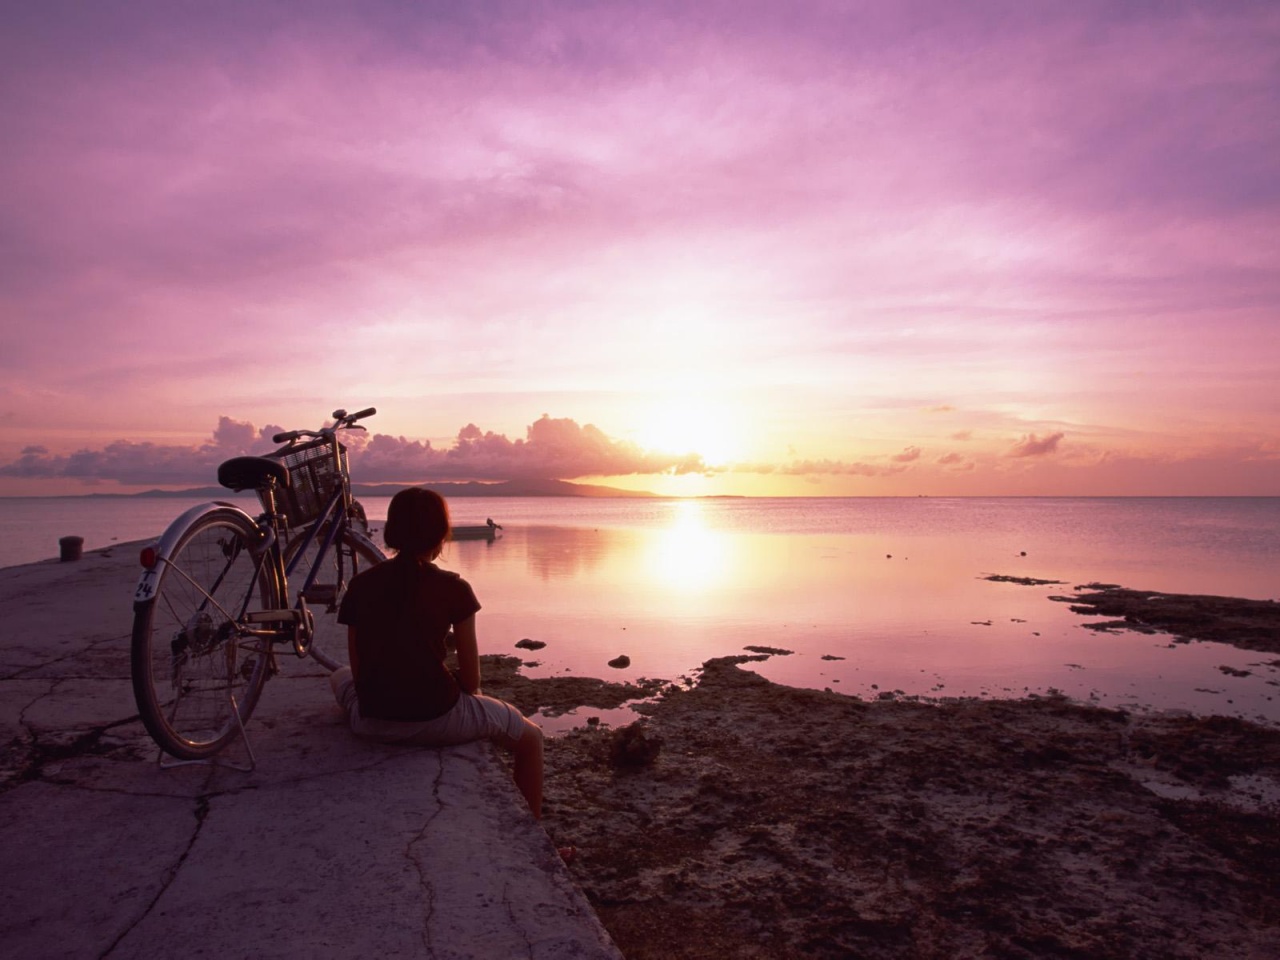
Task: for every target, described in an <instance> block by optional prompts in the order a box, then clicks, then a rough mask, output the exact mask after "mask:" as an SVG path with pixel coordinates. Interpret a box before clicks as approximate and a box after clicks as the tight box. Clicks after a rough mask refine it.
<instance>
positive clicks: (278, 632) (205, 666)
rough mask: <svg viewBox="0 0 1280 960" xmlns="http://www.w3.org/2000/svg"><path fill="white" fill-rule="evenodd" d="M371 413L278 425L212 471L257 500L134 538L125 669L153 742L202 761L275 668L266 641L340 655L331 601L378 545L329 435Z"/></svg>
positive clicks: (342, 644)
mask: <svg viewBox="0 0 1280 960" xmlns="http://www.w3.org/2000/svg"><path fill="white" fill-rule="evenodd" d="M376 412H377V411H376V410H375V409H374V408H373V407H370V408H368V409H367V410H361V411H359V412H357V413H350V414H349V413H347V412H346V411H345V410H335V411H334V413H333V425H332V426H328V427H322V428H321V429H319V430H291V431H288V432H285V433H278V434H276V435H275V436H274V437H273V438H272V442H274V443H280V444H285V446H283V447H282V448H280V449H279V450H276V451H275V452H273V453H271V454H268V455H267V456H265V457H234V458H232V459H231V460H228V461H226V462H225V463H223V464H222V465H220V466H219V467H218V482H219V483H220V484H221V485H222V486H224V487H227V488H229V489H231V490H237V491H243V490H255V491H256V492H257V494H258V497H259V500H260V502H261V504H262V510H263V512H262V513H261V514H260V515H259V516H258V517H257V518H251V517H250V516H249V514H248V513H246V512H245V511H244V510H242V509H241V508H240V507H238V506H236V505H235V504H233V503H228V502H225V501H212V502H209V503H203V504H199V505H198V506H195V507H192V508H191V509H190V510H187V511H186V512H185V513H183V514H182V515H181V516H180V517H178V518H177V519H176V520H174V521H173V523H171V524H170V525H169V528H168V529H167V530H166V531H165V532H164V534H163V535H162V536H161V537H160V539H159V541H158V542H157V543H155V544H152V545H150V546H147V547H146V548H144V549H143V550H142V554H141V557H140V559H141V562H142V566H143V573H142V576H141V578H140V579H139V581H138V586H137V588H136V590H135V591H134V604H133V609H134V617H133V637H132V642H131V649H130V672H131V675H132V679H133V693H134V699H135V700H136V701H137V705H138V713H139V715H140V716H141V718H142V722H143V725H144V726H145V727H146V729H147V732H148V733H149V734H150V735H151V737H152V739H153V740H155V742H156V743H157V744H158V745H159V746H160V748H161V750H163V751H164V752H165V753H168V754H170V755H171V756H173V757H176V758H178V760H179V761H198V760H206V759H209V758H211V757H212V756H213V755H214V754H216V753H218V752H219V751H220V750H222V749H223V748H224V747H225V746H227V745H228V744H229V743H230V742H231V741H232V740H234V739H235V738H236V737H237V736H243V734H244V725H245V723H247V722H248V720H249V717H250V715H251V714H252V713H253V711H254V708H255V707H256V706H257V704H258V699H259V697H260V696H261V694H262V688H263V686H264V684H265V683H266V681H267V679H268V677H269V676H271V675H273V674H275V673H277V672H278V667H277V664H276V659H275V655H276V649H277V647H278V646H281V645H289V646H292V648H293V651H294V653H296V654H297V655H298V656H299V657H306V656H308V655H309V656H311V657H313V658H314V659H315V660H316V661H318V662H319V663H321V664H322V665H324V666H325V667H327V668H328V669H330V670H335V669H337V668H338V667H339V666H342V665H343V664H345V662H346V659H347V643H346V631H345V630H344V629H342V628H341V627H340V626H339V624H338V623H337V610H338V605H339V604H340V603H341V602H342V596H343V594H344V592H345V590H346V585H347V583H349V582H350V580H351V578H352V577H353V576H355V575H356V574H357V573H359V572H360V571H361V570H364V569H367V568H368V567H370V566H372V565H374V564H376V563H379V562H380V561H382V560H384V559H385V556H384V555H383V553H382V551H381V550H379V549H378V548H377V547H376V546H375V545H374V544H373V543H372V541H370V540H369V538H368V536H367V535H366V534H367V530H368V526H367V523H366V522H365V518H364V510H363V508H362V507H361V506H360V504H359V503H358V502H357V501H356V500H354V499H353V498H352V496H351V478H350V474H349V472H348V467H347V454H346V448H345V447H344V446H343V445H342V444H341V443H340V442H339V441H338V434H339V432H340V431H343V430H363V429H364V427H362V426H358V425H357V424H356V421H357V420H361V419H364V418H365V417H369V416H372V415H373V414H374V413H376ZM301 571H305V577H303V579H302V580H301V583H300V584H299V586H298V587H297V590H296V593H294V592H292V591H291V589H290V580H291V578H292V579H293V582H294V583H298V579H297V575H298V574H299V573H300V572H301ZM247 744H248V741H247V739H246V745H247ZM249 754H250V758H251V760H252V748H250V750H249Z"/></svg>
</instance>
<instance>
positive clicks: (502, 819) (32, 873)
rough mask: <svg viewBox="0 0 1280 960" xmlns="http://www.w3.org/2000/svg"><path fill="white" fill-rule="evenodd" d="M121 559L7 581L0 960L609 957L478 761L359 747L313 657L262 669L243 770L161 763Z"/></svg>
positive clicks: (495, 776)
mask: <svg viewBox="0 0 1280 960" xmlns="http://www.w3.org/2000/svg"><path fill="white" fill-rule="evenodd" d="M136 556H137V551H136V548H135V546H134V545H131V544H130V545H121V546H118V547H115V548H112V549H108V550H95V551H89V552H87V553H85V554H84V556H83V557H82V558H81V559H80V560H79V561H77V562H75V563H61V562H59V561H58V560H56V559H55V560H50V561H46V562H42V563H37V564H29V565H26V566H20V567H9V568H5V569H0V725H2V730H0V732H2V734H3V738H2V740H0V742H2V743H3V748H2V749H3V753H2V754H0V903H3V904H4V909H2V910H0V955H3V956H8V957H33V958H35V957H41V958H44V957H75V958H84V957H99V958H106V957H110V958H121V960H124V958H150V957H155V958H170V957H177V956H218V957H255V958H257V957H262V958H267V957H274V958H293V957H297V958H304V957H305V958H324V957H342V958H348V957H371V958H373V957H379V958H380V957H421V958H440V960H454V958H458V960H461V958H485V960H495V958H498V960H501V958H508V957H527V958H535V960H544V958H545V960H557V958H601V960H620V954H619V953H618V951H617V949H616V948H615V947H614V945H613V944H612V942H611V941H610V940H609V937H608V935H607V934H606V933H605V931H604V930H603V928H602V927H601V926H600V924H599V921H598V920H597V919H596V917H595V915H594V914H593V913H592V911H591V908H590V907H589V905H588V904H587V902H586V900H585V899H584V898H583V896H582V895H581V893H580V892H579V890H578V889H577V888H576V887H575V885H574V884H573V882H572V880H571V879H570V877H569V875H568V872H567V871H566V870H565V869H564V868H563V865H562V864H561V862H560V859H559V857H558V856H557V854H556V851H555V850H554V848H553V847H552V845H551V843H550V841H549V840H548V838H547V836H546V834H545V833H543V831H542V829H541V828H540V827H539V826H538V824H537V823H536V822H535V821H534V820H533V818H532V817H531V816H530V815H529V813H528V811H527V809H526V808H525V806H524V803H523V801H522V799H521V797H520V795H519V793H518V792H517V791H516V789H515V787H514V785H513V784H512V783H511V781H510V779H509V777H508V775H507V773H506V770H505V769H504V768H503V766H502V763H501V761H500V760H499V759H498V758H497V757H496V756H495V755H494V754H493V753H492V751H491V748H490V747H489V746H488V745H485V744H473V745H470V746H466V747H460V748H451V749H448V750H424V749H408V748H394V747H386V746H379V745H376V744H369V743H365V742H362V741H359V740H357V739H355V738H354V737H352V736H351V735H350V734H349V732H348V731H347V730H346V728H345V725H344V723H343V718H342V715H341V713H340V711H339V710H338V708H337V706H336V705H335V704H334V703H333V700H332V697H331V695H330V693H329V687H328V682H327V677H326V674H325V671H324V670H323V669H322V668H320V667H319V665H318V664H315V663H313V662H312V661H310V660H299V659H297V658H296V657H294V656H293V655H292V653H282V654H281V656H280V657H279V660H280V667H281V671H280V673H279V674H278V675H277V676H275V677H274V678H272V679H270V680H269V681H268V683H267V686H266V689H265V690H264V692H263V695H262V699H261V702H260V704H259V706H258V708H257V711H256V712H255V713H254V715H253V717H252V719H251V720H250V722H249V725H248V733H249V738H250V740H251V742H252V746H253V751H254V753H255V755H256V758H257V766H256V768H255V769H253V770H251V771H248V772H246V771H243V770H238V769H235V768H233V767H231V766H228V765H226V764H223V763H215V764H212V765H209V764H199V765H189V766H180V767H174V768H170V769H161V768H160V766H159V765H158V764H157V757H158V751H157V749H156V747H155V746H154V744H153V743H152V742H151V740H150V738H149V737H148V736H147V734H146V732H145V730H143V728H142V725H141V723H140V722H139V721H138V719H137V717H136V713H137V711H136V707H135V706H134V703H133V694H132V691H131V688H130V680H129V634H130V629H131V624H132V592H133V587H134V584H135V582H136V579H137V574H138V570H139V568H138V565H137V559H136ZM225 760H226V761H227V762H228V763H243V762H244V761H246V760H247V755H246V752H245V749H244V745H243V743H236V744H234V745H233V746H232V747H231V748H230V749H229V750H228V751H227V753H226V756H225Z"/></svg>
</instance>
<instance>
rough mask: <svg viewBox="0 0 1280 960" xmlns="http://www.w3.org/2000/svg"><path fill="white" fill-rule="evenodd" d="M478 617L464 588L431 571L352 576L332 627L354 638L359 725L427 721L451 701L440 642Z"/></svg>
mask: <svg viewBox="0 0 1280 960" xmlns="http://www.w3.org/2000/svg"><path fill="white" fill-rule="evenodd" d="M479 609H480V603H479V601H477V600H476V595H475V593H474V592H473V591H472V590H471V586H470V584H468V583H467V581H465V580H463V579H462V578H461V577H460V576H458V575H457V574H456V573H450V572H449V571H447V570H441V569H440V568H439V567H437V566H436V565H435V564H433V563H423V564H419V563H416V562H414V561H413V560H408V559H399V558H396V559H393V560H387V561H384V562H383V563H380V564H378V565H377V566H375V567H370V568H369V569H368V570H366V571H364V572H363V573H360V574H357V575H356V577H355V578H354V579H352V581H351V584H350V585H349V586H348V587H347V593H346V596H344V597H343V598H342V606H341V607H340V608H339V609H338V622H339V623H345V624H348V625H350V626H352V627H355V630H356V660H357V666H358V672H357V674H356V699H357V700H358V701H359V704H360V715H361V716H362V717H370V718H376V719H379V720H407V721H413V720H433V719H435V718H436V717H438V716H441V715H442V714H445V713H448V712H449V710H450V709H451V708H452V707H453V705H454V704H455V703H457V701H458V684H457V681H456V680H454V678H453V674H451V673H450V672H449V670H448V668H447V667H446V666H445V664H444V660H445V655H446V650H445V635H446V634H448V632H449V628H450V627H452V626H453V625H454V624H456V623H460V622H461V621H463V620H465V619H467V617H470V616H472V615H473V614H474V613H475V612H476V611H477V610H479Z"/></svg>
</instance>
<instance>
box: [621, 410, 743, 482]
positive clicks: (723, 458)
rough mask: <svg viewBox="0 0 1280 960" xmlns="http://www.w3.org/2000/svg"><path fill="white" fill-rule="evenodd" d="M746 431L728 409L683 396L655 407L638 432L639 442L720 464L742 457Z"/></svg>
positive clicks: (651, 447)
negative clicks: (696, 455) (697, 456)
mask: <svg viewBox="0 0 1280 960" xmlns="http://www.w3.org/2000/svg"><path fill="white" fill-rule="evenodd" d="M744 433H745V431H744V430H743V428H742V426H741V424H740V423H739V422H737V421H736V420H735V418H734V416H733V414H732V412H730V411H729V410H728V409H727V408H725V407H718V406H716V405H714V404H709V403H707V402H706V401H703V400H699V399H696V398H694V399H689V398H680V399H674V400H671V401H669V402H666V403H663V404H662V405H660V406H656V407H653V408H652V409H651V410H650V411H649V412H648V414H647V415H646V417H645V418H644V420H643V421H642V423H641V426H640V428H639V429H638V430H637V431H636V442H637V443H639V444H640V446H642V447H644V448H645V449H646V450H655V451H661V452H662V453H670V454H686V453H696V454H698V455H699V456H701V457H702V460H703V462H704V463H705V464H706V465H707V466H709V467H718V466H724V465H725V464H727V463H732V462H733V461H735V460H738V459H741V457H742V456H743V452H744V443H743V439H744Z"/></svg>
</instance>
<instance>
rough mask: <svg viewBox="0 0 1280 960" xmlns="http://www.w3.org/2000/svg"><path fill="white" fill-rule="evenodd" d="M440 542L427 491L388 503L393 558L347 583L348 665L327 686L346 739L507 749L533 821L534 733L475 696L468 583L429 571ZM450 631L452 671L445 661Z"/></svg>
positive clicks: (341, 614) (537, 760)
mask: <svg viewBox="0 0 1280 960" xmlns="http://www.w3.org/2000/svg"><path fill="white" fill-rule="evenodd" d="M448 537H449V509H448V506H447V505H446V504H445V501H444V498H443V497H441V496H440V494H438V493H436V492H435V491H434V490H427V489H425V488H422V487H409V488H407V489H404V490H401V491H400V492H399V493H397V494H396V495H395V496H394V497H392V498H391V504H390V506H389V507H388V508H387V522H386V527H385V529H384V530H383V539H384V540H385V541H386V544H387V547H388V548H389V549H391V550H394V551H395V555H394V556H393V557H392V558H391V559H389V560H385V561H383V562H382V563H379V564H377V565H376V566H374V567H371V568H369V569H368V570H365V571H362V572H361V573H359V574H357V575H356V576H355V577H354V578H352V580H351V583H350V585H349V586H348V587H347V592H346V595H345V596H344V597H343V598H342V604H341V606H340V607H339V609H338V622H339V623H343V624H346V626H347V649H348V651H349V655H350V662H351V665H350V666H349V667H342V668H341V669H339V670H336V671H335V672H334V673H333V675H332V676H331V678H330V683H331V685H332V688H333V693H334V696H335V697H336V698H337V701H338V703H339V704H340V705H341V706H342V708H343V710H344V711H345V712H346V714H347V719H348V722H349V724H350V727H351V730H352V732H354V733H355V734H356V735H357V736H361V737H368V738H370V739H374V740H378V741H381V742H384V743H405V744H417V745H421V746H430V747H444V746H452V745H454V744H460V743H469V742H471V741H474V740H492V741H494V742H496V743H498V744H500V745H502V746H503V747H505V748H507V749H509V750H511V751H512V752H513V755H514V759H515V782H516V786H517V787H518V788H519V789H520V792H521V793H522V794H523V795H524V799H525V801H526V802H527V803H528V805H529V809H530V810H531V811H532V813H533V815H534V817H535V818H537V819H541V817H542V777H543V774H542V753H543V736H542V728H541V727H539V726H538V725H537V724H536V723H534V722H533V721H531V720H529V719H528V718H526V717H525V716H524V715H523V714H521V713H520V711H519V710H517V709H516V708H515V707H514V706H512V705H511V704H509V703H507V702H506V701H503V700H498V699H495V698H493V697H487V696H485V695H484V694H483V693H482V692H481V689H480V654H479V648H478V643H477V639H476V613H477V611H479V609H480V602H479V601H478V600H477V599H476V595H475V592H474V591H473V590H472V589H471V586H470V584H468V583H467V581H465V580H463V579H462V577H460V576H459V575H458V574H456V573H452V572H450V571H447V570H442V569H440V568H439V567H437V566H436V565H435V560H436V559H437V558H438V557H439V556H440V551H441V550H442V549H443V547H444V544H445V541H446V540H447V539H448ZM450 630H452V631H453V635H454V638H455V639H456V643H457V654H458V670H457V673H456V674H455V673H453V672H452V671H451V670H450V669H449V668H448V666H447V665H446V663H445V658H446V655H447V650H446V645H445V638H446V637H447V635H448V634H449V631H450Z"/></svg>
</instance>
